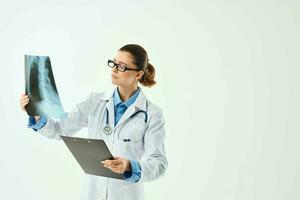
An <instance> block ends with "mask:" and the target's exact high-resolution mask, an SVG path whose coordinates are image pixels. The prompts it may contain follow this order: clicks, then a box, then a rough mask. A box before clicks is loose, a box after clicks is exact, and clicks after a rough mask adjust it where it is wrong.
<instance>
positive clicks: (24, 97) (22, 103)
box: [20, 93, 41, 122]
mask: <svg viewBox="0 0 300 200" xmlns="http://www.w3.org/2000/svg"><path fill="white" fill-rule="evenodd" d="M28 103H29V97H28V95H26V94H25V93H23V94H22V95H21V97H20V106H21V109H22V110H23V111H26V109H25V107H26V106H27V104H28ZM40 118H41V117H40V116H34V119H35V121H36V122H38V121H39V120H40Z"/></svg>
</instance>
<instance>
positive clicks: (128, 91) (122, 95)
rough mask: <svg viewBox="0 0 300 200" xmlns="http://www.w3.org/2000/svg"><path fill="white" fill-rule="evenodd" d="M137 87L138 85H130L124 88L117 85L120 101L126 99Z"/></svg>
mask: <svg viewBox="0 0 300 200" xmlns="http://www.w3.org/2000/svg"><path fill="white" fill-rule="evenodd" d="M137 89H138V86H137V85H136V86H134V87H130V88H124V87H120V86H118V91H119V94H120V98H121V100H122V101H127V100H128V99H129V98H130V97H131V96H132V95H133V94H134V93H135V92H136V91H137Z"/></svg>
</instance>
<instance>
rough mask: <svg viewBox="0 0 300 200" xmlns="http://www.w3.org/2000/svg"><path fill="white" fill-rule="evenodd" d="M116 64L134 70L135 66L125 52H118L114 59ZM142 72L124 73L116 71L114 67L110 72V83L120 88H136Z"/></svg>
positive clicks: (129, 71)
mask: <svg viewBox="0 0 300 200" xmlns="http://www.w3.org/2000/svg"><path fill="white" fill-rule="evenodd" d="M114 62H115V63H116V64H124V65H126V66H127V67H128V68H133V69H136V68H137V66H136V65H135V64H134V63H133V58H132V56H131V54H130V53H128V52H126V51H118V52H117V55H116V57H115V58H114ZM142 75H143V72H142V71H133V70H126V71H125V72H121V71H118V70H117V68H116V66H115V67H114V68H113V69H112V70H111V80H112V83H113V84H115V85H117V86H120V87H125V88H128V87H136V86H137V83H138V80H139V79H140V78H141V77H142Z"/></svg>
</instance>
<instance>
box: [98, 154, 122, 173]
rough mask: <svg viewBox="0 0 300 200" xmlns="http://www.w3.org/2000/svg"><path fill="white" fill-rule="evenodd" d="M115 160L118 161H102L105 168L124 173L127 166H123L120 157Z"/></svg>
mask: <svg viewBox="0 0 300 200" xmlns="http://www.w3.org/2000/svg"><path fill="white" fill-rule="evenodd" d="M115 158H118V159H117V160H104V161H102V162H101V163H102V165H103V167H106V168H108V169H110V170H111V171H113V172H115V173H124V171H125V166H124V164H123V161H122V159H120V158H119V157H115Z"/></svg>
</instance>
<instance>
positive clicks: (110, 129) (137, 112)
mask: <svg viewBox="0 0 300 200" xmlns="http://www.w3.org/2000/svg"><path fill="white" fill-rule="evenodd" d="M139 113H144V114H145V123H147V121H148V114H147V112H146V111H144V110H138V111H136V112H135V113H133V114H132V115H131V116H130V118H133V117H134V116H136V115H137V114H139ZM108 119H109V113H108V109H107V108H106V124H105V126H104V128H103V131H104V133H105V134H107V135H110V134H111V133H112V128H111V127H110V126H109V121H108Z"/></svg>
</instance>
